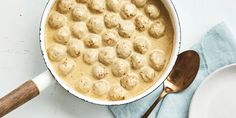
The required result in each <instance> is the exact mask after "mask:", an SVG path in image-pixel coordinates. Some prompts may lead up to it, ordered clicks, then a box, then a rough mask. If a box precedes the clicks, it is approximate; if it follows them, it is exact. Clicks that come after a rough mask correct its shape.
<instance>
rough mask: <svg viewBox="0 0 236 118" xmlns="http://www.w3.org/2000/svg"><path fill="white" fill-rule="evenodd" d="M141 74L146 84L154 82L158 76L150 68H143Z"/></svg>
mask: <svg viewBox="0 0 236 118" xmlns="http://www.w3.org/2000/svg"><path fill="white" fill-rule="evenodd" d="M139 74H140V76H141V78H142V79H143V81H144V82H152V81H153V80H154V79H155V76H156V74H155V71H154V70H153V69H152V68H150V67H148V66H145V67H143V68H142V69H141V70H140V73H139Z"/></svg>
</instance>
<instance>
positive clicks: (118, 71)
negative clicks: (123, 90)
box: [111, 59, 130, 77]
mask: <svg viewBox="0 0 236 118" xmlns="http://www.w3.org/2000/svg"><path fill="white" fill-rule="evenodd" d="M129 68H130V67H129V63H128V62H127V61H125V60H121V59H117V60H115V61H114V62H113V63H112V65H111V72H112V74H113V75H114V76H116V77H121V76H123V75H125V74H127V73H128V71H129Z"/></svg>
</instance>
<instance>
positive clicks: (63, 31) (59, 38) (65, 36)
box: [54, 27, 71, 44]
mask: <svg viewBox="0 0 236 118" xmlns="http://www.w3.org/2000/svg"><path fill="white" fill-rule="evenodd" d="M70 36H71V33H70V29H69V28H67V27H62V28H60V29H58V30H57V31H56V32H55V34H54V40H55V41H56V42H58V43H61V44H67V42H68V41H69V39H70Z"/></svg>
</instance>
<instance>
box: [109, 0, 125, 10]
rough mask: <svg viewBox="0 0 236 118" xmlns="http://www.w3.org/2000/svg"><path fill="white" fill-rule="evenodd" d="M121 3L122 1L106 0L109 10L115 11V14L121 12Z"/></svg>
mask: <svg viewBox="0 0 236 118" xmlns="http://www.w3.org/2000/svg"><path fill="white" fill-rule="evenodd" d="M120 2H121V0H106V4H107V8H108V10H110V11H113V12H119V11H120Z"/></svg>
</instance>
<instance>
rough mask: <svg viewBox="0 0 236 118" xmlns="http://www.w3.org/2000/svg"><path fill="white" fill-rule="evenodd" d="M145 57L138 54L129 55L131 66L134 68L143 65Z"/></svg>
mask: <svg viewBox="0 0 236 118" xmlns="http://www.w3.org/2000/svg"><path fill="white" fill-rule="evenodd" d="M145 62H146V60H145V57H144V56H142V55H140V54H133V55H132V56H131V66H132V68H134V69H140V68H141V67H143V66H144V65H145Z"/></svg>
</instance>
